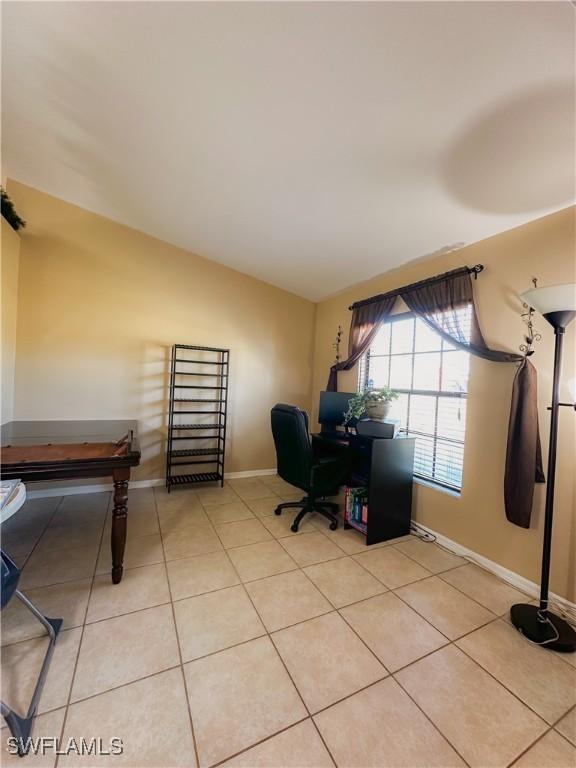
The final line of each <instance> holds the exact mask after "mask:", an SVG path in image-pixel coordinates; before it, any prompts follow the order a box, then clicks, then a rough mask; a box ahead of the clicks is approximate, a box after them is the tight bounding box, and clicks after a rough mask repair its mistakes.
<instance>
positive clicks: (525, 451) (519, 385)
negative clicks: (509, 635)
mask: <svg viewBox="0 0 576 768" xmlns="http://www.w3.org/2000/svg"><path fill="white" fill-rule="evenodd" d="M443 277H445V279H443V280H441V281H438V282H431V283H429V284H424V285H420V286H418V285H415V286H411V287H408V289H407V290H406V291H405V292H402V291H401V292H400V295H401V296H402V298H403V299H404V301H405V302H406V304H407V305H408V307H409V308H410V309H411V310H412V311H413V312H414V313H415V314H416V315H418V317H420V318H421V319H422V320H423V321H424V322H425V323H426V324H427V325H428V326H430V327H431V328H432V329H433V330H435V331H436V332H437V333H439V334H440V336H443V337H444V338H445V339H446V340H447V341H449V342H451V343H452V344H455V345H456V346H458V347H461V348H462V349H465V350H467V351H468V352H470V353H471V354H472V355H476V356H477V357H482V358H484V359H485V360H491V361H492V362H495V363H518V362H519V363H520V366H519V368H518V371H517V372H516V376H515V377H514V384H513V387H512V405H511V410H510V422H509V425H508V444H507V450H506V470H505V475H504V507H505V510H506V517H507V518H508V520H510V522H511V523H515V524H516V525H519V526H521V527H522V528H529V527H530V517H531V514H532V501H533V498H534V483H543V482H544V472H543V469H542V453H541V449H540V432H539V428H538V408H537V402H536V370H535V368H534V366H533V365H532V363H531V362H530V361H529V360H528V359H527V358H526V357H524V355H519V354H516V353H513V352H504V351H501V350H498V349H490V347H489V346H488V345H487V344H486V342H485V340H484V337H483V336H482V333H481V331H480V326H479V324H478V316H477V314H476V307H475V305H474V294H473V291H472V278H471V277H470V273H469V272H468V270H467V269H465V270H461V269H460V270H454V272H451V273H450V272H448V273H446V275H444V276H443ZM467 305H470V306H471V309H472V328H471V333H470V341H469V342H468V340H467V337H466V334H465V332H464V328H463V327H462V325H461V314H459V313H458V312H457V310H458V309H461V308H462V307H465V306H467Z"/></svg>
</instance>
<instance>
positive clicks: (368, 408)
mask: <svg viewBox="0 0 576 768" xmlns="http://www.w3.org/2000/svg"><path fill="white" fill-rule="evenodd" d="M398 396H399V393H398V392H396V390H395V389H390V387H381V388H380V389H365V390H364V392H358V394H357V395H355V396H354V397H352V398H350V402H349V403H348V410H347V411H346V413H345V414H344V423H345V424H348V422H350V421H351V420H352V419H361V418H362V416H364V414H366V416H367V417H368V418H369V419H372V420H373V421H383V420H384V419H385V418H386V417H387V416H388V414H389V413H390V408H391V407H392V402H393V401H394V400H396V399H397V398H398Z"/></svg>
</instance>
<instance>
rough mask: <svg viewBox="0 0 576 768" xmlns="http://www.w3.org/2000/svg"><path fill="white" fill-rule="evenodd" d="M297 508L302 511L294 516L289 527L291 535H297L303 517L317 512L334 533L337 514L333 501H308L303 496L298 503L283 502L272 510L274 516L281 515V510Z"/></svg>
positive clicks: (336, 526) (336, 505)
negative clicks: (328, 522)
mask: <svg viewBox="0 0 576 768" xmlns="http://www.w3.org/2000/svg"><path fill="white" fill-rule="evenodd" d="M299 508H301V510H302V511H301V512H299V513H298V514H297V515H296V517H295V518H294V522H293V523H292V525H291V526H290V530H291V531H292V532H293V533H298V526H299V525H300V523H301V521H302V519H303V518H304V516H305V515H307V514H308V513H309V512H318V513H319V514H320V515H322V516H323V517H326V518H327V519H328V520H330V530H331V531H335V530H336V529H337V528H338V518H337V517H336V515H337V514H338V504H336V503H335V502H333V501H317V500H316V499H310V498H308V497H306V496H305V497H304V498H303V499H301V500H300V501H284V502H282V504H278V506H277V507H276V509H275V510H274V514H275V515H281V514H282V510H283V509H299ZM329 510H331V511H329Z"/></svg>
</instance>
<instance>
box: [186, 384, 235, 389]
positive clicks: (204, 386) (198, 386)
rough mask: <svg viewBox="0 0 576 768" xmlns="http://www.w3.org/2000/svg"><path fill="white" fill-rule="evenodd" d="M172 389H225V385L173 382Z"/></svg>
mask: <svg viewBox="0 0 576 768" xmlns="http://www.w3.org/2000/svg"><path fill="white" fill-rule="evenodd" d="M174 389H226V387H218V386H216V385H214V386H210V385H209V384H174Z"/></svg>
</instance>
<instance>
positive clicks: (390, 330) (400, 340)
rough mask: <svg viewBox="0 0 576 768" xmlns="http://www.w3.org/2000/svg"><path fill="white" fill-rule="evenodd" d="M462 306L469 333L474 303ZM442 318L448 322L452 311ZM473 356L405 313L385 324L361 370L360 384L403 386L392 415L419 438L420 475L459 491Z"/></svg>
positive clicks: (416, 468)
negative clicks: (469, 368)
mask: <svg viewBox="0 0 576 768" xmlns="http://www.w3.org/2000/svg"><path fill="white" fill-rule="evenodd" d="M457 312H458V320H459V323H460V324H461V326H462V328H463V329H464V331H465V333H466V336H467V338H470V326H471V319H472V308H471V306H470V307H464V308H462V309H459V310H457ZM439 319H441V320H442V321H443V322H444V323H445V325H446V327H448V323H449V322H450V317H449V316H448V315H447V316H446V317H445V318H439ZM469 358H470V355H469V353H468V352H466V351H464V350H461V349H459V348H458V347H456V346H455V345H453V344H450V343H449V342H448V341H445V340H444V339H443V338H442V337H441V336H440V335H439V334H437V333H435V332H434V331H433V330H432V329H431V328H430V327H429V326H428V325H426V323H425V322H424V321H422V320H420V319H419V318H417V317H415V316H414V315H413V314H412V313H405V314H401V315H397V316H396V317H394V318H392V319H391V320H390V321H389V322H386V323H384V324H383V325H382V327H381V329H380V330H379V331H378V334H377V335H376V338H375V339H374V342H373V344H372V346H371V347H370V350H369V351H368V352H367V353H366V355H364V357H363V358H362V360H361V363H360V371H359V389H361V390H362V389H366V388H367V387H384V386H388V387H392V388H393V389H396V390H397V391H398V392H400V397H399V398H398V400H396V401H395V402H394V403H393V405H392V410H391V412H390V418H394V419H398V420H399V421H400V429H401V431H402V432H404V433H405V434H407V435H408V436H409V437H415V438H416V453H415V459H414V473H415V475H417V476H419V477H422V478H425V479H426V480H431V481H432V482H435V483H438V484H439V485H442V486H445V487H448V488H452V489H454V490H457V491H459V490H460V489H461V487H462V468H463V463H464V431H465V426H466V397H467V389H468V364H469Z"/></svg>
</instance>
